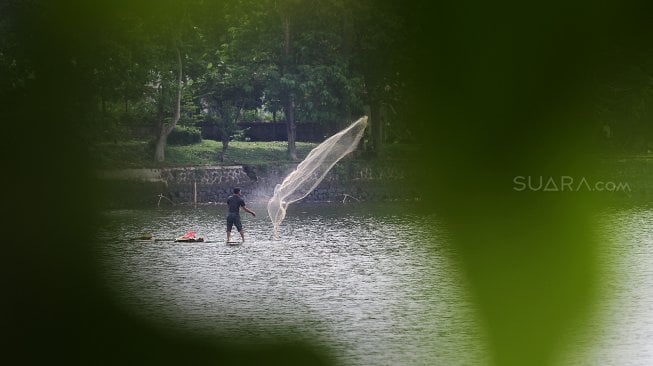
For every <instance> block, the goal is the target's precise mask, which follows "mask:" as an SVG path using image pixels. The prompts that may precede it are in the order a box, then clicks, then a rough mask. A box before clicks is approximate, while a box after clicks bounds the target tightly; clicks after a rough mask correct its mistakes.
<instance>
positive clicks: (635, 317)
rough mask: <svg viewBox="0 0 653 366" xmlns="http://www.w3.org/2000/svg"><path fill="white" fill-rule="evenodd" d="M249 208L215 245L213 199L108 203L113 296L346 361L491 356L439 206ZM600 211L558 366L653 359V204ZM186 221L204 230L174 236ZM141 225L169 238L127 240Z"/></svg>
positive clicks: (153, 313) (142, 309)
mask: <svg viewBox="0 0 653 366" xmlns="http://www.w3.org/2000/svg"><path fill="white" fill-rule="evenodd" d="M251 208H252V209H254V210H255V211H256V212H257V213H258V216H257V217H256V218H252V217H251V216H250V215H245V214H244V215H243V222H244V225H245V231H246V242H245V243H244V244H242V245H237V246H227V245H225V243H224V240H225V234H224V216H225V215H224V212H225V210H226V208H225V206H222V205H215V206H201V207H198V208H197V209H194V208H192V207H179V206H177V207H172V208H160V209H159V208H154V209H136V210H112V211H106V212H105V213H104V214H103V215H104V223H105V224H104V226H103V227H102V230H101V233H100V234H101V237H100V242H101V243H102V245H101V250H100V254H101V263H102V267H103V273H104V278H105V280H106V283H107V285H108V287H109V288H110V289H111V291H112V294H113V296H114V298H115V299H116V302H117V303H119V304H120V306H122V307H124V308H125V309H127V311H129V312H132V313H134V314H137V315H139V316H140V317H142V318H144V319H147V320H149V321H151V322H152V323H155V324H157V325H158V326H160V327H164V328H171V329H175V330H182V331H187V332H191V333H193V334H205V335H207V336H210V337H222V338H226V339H229V340H230V341H233V342H257V341H261V342H267V341H275V340H276V341H278V340H283V339H288V340H291V339H307V340H310V341H311V342H315V343H318V344H319V345H322V346H324V347H327V348H328V349H330V350H331V351H332V352H333V354H334V357H335V358H336V359H337V361H340V363H342V364H346V365H397V364H401V365H423V364H446V365H469V364H474V365H476V364H486V363H487V358H486V354H487V349H486V347H485V346H484V344H485V340H484V338H483V331H482V329H480V328H479V326H478V324H479V322H478V321H477V320H476V318H475V313H474V311H473V307H472V304H471V302H470V299H469V297H468V296H467V292H466V289H465V285H464V281H463V278H462V276H461V275H460V273H459V271H458V270H457V268H456V266H455V258H456V253H455V251H454V249H453V248H452V247H451V246H449V245H446V244H447V242H448V241H447V240H448V238H447V230H446V228H445V227H443V226H442V225H440V224H438V222H439V220H438V219H437V217H433V216H431V217H420V216H418V215H416V214H413V213H411V212H410V209H409V208H410V207H409V206H407V205H406V204H393V203H380V204H379V203H377V204H372V203H353V204H346V205H343V204H335V203H333V204H295V205H291V206H290V207H289V210H288V214H287V216H286V219H285V221H284V222H283V223H282V224H281V228H280V236H279V237H278V238H274V237H273V235H272V226H271V223H270V220H269V218H268V217H267V215H266V210H265V207H264V206H263V205H252V206H251ZM599 216H600V217H599V218H598V219H597V225H600V227H601V228H602V230H599V231H600V232H602V233H603V234H604V235H606V237H609V238H611V239H610V241H609V242H610V245H606V248H605V249H604V250H603V251H602V258H603V260H604V262H605V266H606V268H607V270H606V273H605V275H604V276H605V277H604V279H605V281H604V287H605V289H606V291H605V294H606V295H605V298H604V300H603V301H601V303H600V304H599V306H598V308H599V310H600V311H599V312H600V317H598V318H597V319H598V320H597V321H595V322H594V323H593V325H592V329H590V330H588V331H585V332H579V333H578V334H577V336H576V338H575V341H574V343H572V344H570V345H569V350H568V352H566V353H565V354H564V355H563V356H561V358H560V364H570V363H571V364H586V365H597V364H598V365H644V364H653V351H652V349H651V347H652V346H650V345H652V344H653V323H652V320H653V210H650V209H639V210H635V209H633V210H620V211H619V210H614V211H611V212H608V213H606V214H604V215H599ZM427 229H429V230H427ZM187 231H194V232H196V233H197V235H198V236H202V237H204V238H205V240H207V242H204V243H201V242H200V243H175V242H173V241H172V240H171V239H173V238H175V237H178V236H181V235H182V234H184V233H185V232H187ZM145 233H151V234H154V236H155V237H156V238H159V239H164V240H162V241H156V242H154V241H139V240H130V239H131V238H135V237H138V236H141V235H143V234H145ZM233 234H235V236H234V238H237V237H238V236H237V233H236V232H235V230H234V233H233ZM165 239H168V240H165Z"/></svg>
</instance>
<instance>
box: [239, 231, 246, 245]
mask: <svg viewBox="0 0 653 366" xmlns="http://www.w3.org/2000/svg"><path fill="white" fill-rule="evenodd" d="M239 233H240V239H241V240H242V241H243V243H244V242H245V230H240V231H239Z"/></svg>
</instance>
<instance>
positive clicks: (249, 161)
mask: <svg viewBox="0 0 653 366" xmlns="http://www.w3.org/2000/svg"><path fill="white" fill-rule="evenodd" d="M317 145H318V144H317V143H309V142H297V144H296V146H297V155H298V157H299V159H300V160H302V159H304V158H305V157H306V155H308V153H309V152H310V151H311V150H312V149H313V148H314V147H316V146H317ZM287 148H288V144H287V142H284V141H272V142H244V141H232V142H230V143H229V149H227V152H226V154H225V155H224V159H223V160H222V161H221V160H220V159H219V157H220V152H221V151H222V144H221V143H220V142H218V141H213V140H203V141H202V142H200V143H198V144H194V145H188V146H168V147H167V148H166V160H165V161H164V162H162V163H158V162H155V161H154V160H153V152H152V151H151V148H150V146H149V145H148V142H147V141H135V140H134V141H118V142H115V143H102V144H98V145H96V146H94V147H93V149H92V150H91V154H90V158H91V159H92V163H93V165H94V166H95V167H97V168H99V169H120V168H161V167H180V166H206V165H257V166H265V165H270V164H283V163H288V162H290V159H289V158H288V152H287ZM414 149H415V147H414V146H411V145H407V144H392V145H387V146H385V147H384V149H383V151H382V153H381V154H380V155H379V156H378V159H367V158H368V156H367V155H366V154H365V152H362V151H357V153H356V154H355V158H358V160H361V159H364V160H366V161H367V162H368V163H370V160H377V161H381V162H391V161H401V160H405V159H408V155H409V153H410V152H411V150H414Z"/></svg>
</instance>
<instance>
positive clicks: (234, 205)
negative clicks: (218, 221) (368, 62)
mask: <svg viewBox="0 0 653 366" xmlns="http://www.w3.org/2000/svg"><path fill="white" fill-rule="evenodd" d="M227 207H228V212H227V243H229V242H230V241H231V228H232V227H233V226H234V225H236V229H238V232H239V233H240V239H241V240H242V241H243V243H244V242H245V231H243V224H242V223H241V222H240V208H241V207H242V208H243V210H244V211H245V212H249V213H250V214H252V216H254V217H256V213H255V212H254V211H252V210H250V209H249V208H247V207H246V206H245V201H244V200H243V199H242V197H240V188H234V194H232V195H231V196H229V197H228V198H227Z"/></svg>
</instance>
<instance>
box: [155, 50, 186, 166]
mask: <svg viewBox="0 0 653 366" xmlns="http://www.w3.org/2000/svg"><path fill="white" fill-rule="evenodd" d="M176 50H177V97H176V100H175V111H174V113H173V116H172V122H171V123H164V122H163V121H161V123H160V124H159V125H160V128H159V135H158V136H157V140H156V147H155V148H154V160H155V161H158V162H162V161H164V160H165V149H166V144H167V143H168V135H170V133H171V132H172V130H174V129H175V126H176V125H177V122H179V119H180V118H181V88H182V77H183V69H182V64H181V51H179V47H177V48H176ZM162 90H163V89H162ZM159 118H163V114H161V116H160V117H159Z"/></svg>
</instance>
